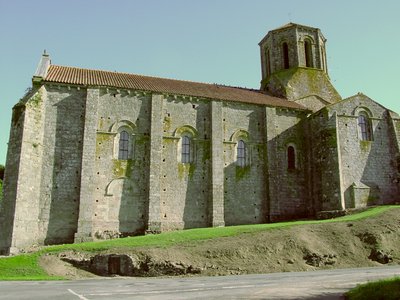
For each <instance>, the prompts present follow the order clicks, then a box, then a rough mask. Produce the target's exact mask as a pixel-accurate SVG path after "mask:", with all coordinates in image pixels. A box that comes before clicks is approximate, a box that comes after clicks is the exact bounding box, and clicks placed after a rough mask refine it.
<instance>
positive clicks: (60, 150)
mask: <svg viewBox="0 0 400 300" xmlns="http://www.w3.org/2000/svg"><path fill="white" fill-rule="evenodd" d="M81 93H82V92H81ZM77 97H79V96H76V97H74V96H69V97H66V98H64V99H63V100H61V101H59V102H57V103H56V104H54V105H53V106H51V107H50V108H47V110H49V109H54V110H56V112H55V113H52V112H50V113H46V120H45V126H49V127H50V126H51V122H52V120H50V119H49V117H48V116H49V115H50V116H54V115H56V120H55V132H51V131H50V130H46V131H45V132H46V133H47V135H48V136H45V137H44V139H45V145H43V147H44V152H45V153H44V155H43V157H44V158H45V159H46V160H49V161H47V162H45V163H44V164H42V165H43V169H42V174H43V175H44V176H47V175H45V174H47V173H48V172H49V171H52V178H51V179H50V182H51V183H52V186H51V189H50V190H48V187H47V186H46V185H47V184H46V183H45V182H42V185H41V190H42V191H45V192H44V194H43V198H42V199H41V200H40V214H41V216H40V217H39V219H40V220H46V219H47V220H48V224H47V232H46V237H45V240H44V243H45V245H49V244H60V243H73V241H74V234H75V232H76V231H77V226H78V216H79V195H80V170H81V159H80V158H81V156H82V144H83V143H82V139H83V128H84V119H85V115H84V106H83V105H82V103H81V101H77ZM82 98H84V97H83V96H82ZM66 116H69V117H68V118H66ZM52 134H54V135H52ZM52 139H54V140H55V144H54V146H53V145H51V146H50V147H48V145H46V142H47V143H50V141H51V140H52ZM46 146H47V147H46ZM46 151H47V153H46ZM50 151H54V153H50ZM51 168H52V169H51ZM44 226H46V224H44Z"/></svg>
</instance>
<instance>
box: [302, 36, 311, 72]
mask: <svg viewBox="0 0 400 300" xmlns="http://www.w3.org/2000/svg"><path fill="white" fill-rule="evenodd" d="M304 55H305V60H306V67H307V68H312V67H313V59H312V49H311V41H310V40H309V39H306V40H304Z"/></svg>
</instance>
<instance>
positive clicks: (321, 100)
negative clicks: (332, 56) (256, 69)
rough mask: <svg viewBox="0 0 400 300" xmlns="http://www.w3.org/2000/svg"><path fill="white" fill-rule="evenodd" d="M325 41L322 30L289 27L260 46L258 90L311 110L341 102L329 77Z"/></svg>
mask: <svg viewBox="0 0 400 300" xmlns="http://www.w3.org/2000/svg"><path fill="white" fill-rule="evenodd" d="M325 43H326V39H325V37H324V36H323V35H322V33H321V30H320V29H318V28H313V27H309V26H304V25H299V24H295V23H288V24H286V25H284V26H282V27H279V28H277V29H274V30H271V31H270V32H268V34H267V35H266V36H265V37H264V38H263V39H262V40H261V42H260V43H259V46H260V54H261V73H262V80H261V89H262V90H265V91H267V92H269V93H271V94H273V95H275V96H279V97H285V98H287V99H288V100H292V101H296V102H299V103H301V104H303V105H304V106H306V107H308V108H310V109H311V110H314V111H315V110H318V109H320V108H321V107H323V106H325V105H327V104H330V103H334V102H337V101H339V100H340V99H341V97H340V95H339V94H338V93H337V91H336V90H335V88H334V87H333V86H332V84H331V82H330V80H329V77H328V68H327V61H326V48H325Z"/></svg>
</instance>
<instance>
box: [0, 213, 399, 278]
mask: <svg viewBox="0 0 400 300" xmlns="http://www.w3.org/2000/svg"><path fill="white" fill-rule="evenodd" d="M399 207H400V206H379V207H374V208H370V209H368V210H366V211H363V212H360V213H357V214H352V215H347V216H344V217H339V218H335V219H329V220H305V221H291V222H280V223H268V224H257V225H240V226H228V227H218V228H198V229H188V230H181V231H173V232H166V233H161V234H157V235H145V236H136V237H128V238H121V239H115V240H107V241H96V242H87V243H80V244H68V245H57V246H49V247H44V248H43V249H42V250H40V251H39V252H35V253H32V254H25V255H18V256H13V257H8V258H2V259H0V280H40V279H42V280H54V279H60V278H59V277H53V276H49V275H47V274H46V273H45V272H44V270H42V269H41V268H40V266H39V265H38V258H39V257H40V255H42V254H45V253H57V252H61V251H66V250H76V251H85V252H96V251H101V250H107V249H114V248H134V247H149V246H154V247H168V246H172V245H176V244H180V243H187V242H195V241H200V240H207V239H213V238H219V237H229V236H236V235H239V234H246V233H253V232H259V231H264V230H272V229H278V228H284V227H290V226H300V225H307V224H323V223H330V222H349V221H351V222H352V221H358V220H362V219H365V218H368V217H372V216H375V215H378V214H380V213H383V212H385V211H387V210H389V209H397V208H399Z"/></svg>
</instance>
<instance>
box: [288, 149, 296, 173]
mask: <svg viewBox="0 0 400 300" xmlns="http://www.w3.org/2000/svg"><path fill="white" fill-rule="evenodd" d="M287 165H288V170H294V169H296V151H295V149H294V147H293V146H289V147H288V148H287Z"/></svg>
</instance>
